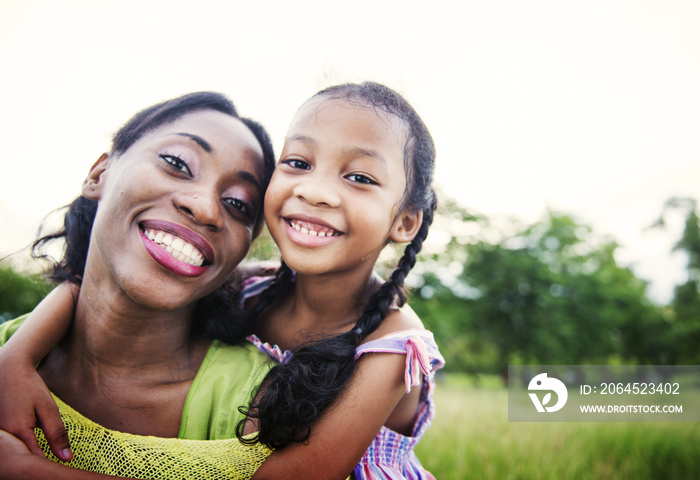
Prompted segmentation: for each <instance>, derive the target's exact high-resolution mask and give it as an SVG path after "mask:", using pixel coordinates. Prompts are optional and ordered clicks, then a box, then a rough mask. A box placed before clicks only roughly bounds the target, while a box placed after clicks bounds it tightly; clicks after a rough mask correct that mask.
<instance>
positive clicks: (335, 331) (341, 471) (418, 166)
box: [81, 83, 443, 479]
mask: <svg viewBox="0 0 700 480" xmlns="http://www.w3.org/2000/svg"><path fill="white" fill-rule="evenodd" d="M434 156H435V154H434V146H433V142H432V139H431V137H430V134H429V133H428V131H427V128H426V127H425V125H424V124H423V122H422V121H421V119H420V118H419V117H418V115H417V114H416V112H415V111H414V110H413V108H412V107H411V106H410V105H409V104H408V103H407V102H406V101H405V100H404V99H403V98H402V97H401V96H399V95H398V94H397V93H395V92H394V91H392V90H390V89H388V88H387V87H384V86H381V85H378V84H374V83H365V84H362V85H353V84H350V85H341V86H337V87H332V88H329V89H326V90H323V91H321V92H319V93H318V94H317V95H315V96H314V97H312V98H311V99H310V100H309V101H307V102H306V103H305V104H304V105H303V106H302V107H301V109H300V110H299V111H298V112H297V115H296V116H295V118H294V120H293V121H292V124H291V126H290V129H289V132H288V134H287V137H286V140H285V143H284V147H283V151H282V154H281V158H280V161H279V163H278V166H277V168H276V170H275V172H274V174H273V177H272V180H271V182H270V186H269V188H268V191H267V194H266V197H265V220H266V222H267V224H268V228H269V230H270V233H271V234H272V236H273V238H274V240H275V242H276V243H277V245H278V246H279V249H280V251H281V254H282V259H283V263H282V266H281V268H280V269H279V271H278V272H277V275H276V276H275V277H274V279H263V280H260V279H256V278H253V279H251V280H249V281H248V282H247V285H246V288H245V289H244V291H243V294H242V301H243V302H244V303H245V306H246V307H247V308H248V309H249V312H250V318H251V319H252V320H253V321H254V322H255V326H254V331H255V335H253V336H251V337H250V338H249V339H250V341H252V342H253V343H255V344H256V345H258V347H259V348H260V349H261V350H263V351H265V352H267V353H268V354H269V355H270V356H272V357H273V358H274V359H275V360H276V361H277V362H279V364H278V365H277V366H275V367H274V368H272V369H271V371H270V373H269V374H268V375H267V377H266V378H265V380H264V381H263V383H262V385H261V387H260V389H259V391H258V394H257V396H256V398H255V400H254V401H253V402H252V404H251V405H250V406H249V407H248V408H247V410H246V413H247V415H248V420H247V421H244V422H242V423H241V424H240V425H239V436H242V435H246V434H248V433H251V432H258V433H257V434H256V435H255V437H254V440H253V441H259V442H261V443H263V444H265V445H267V446H270V447H272V448H278V449H279V450H277V451H276V452H275V453H273V455H271V456H270V457H269V458H268V460H266V461H265V462H264V463H263V464H262V466H261V467H260V469H259V470H258V471H257V472H256V474H255V476H254V477H253V478H284V477H286V478H311V477H312V476H316V477H318V478H344V477H345V476H347V472H349V471H350V470H351V469H353V466H355V467H354V476H355V478H368V479H369V478H431V477H432V476H431V475H430V474H429V473H428V472H426V471H425V470H424V469H423V468H422V467H421V465H420V462H419V461H418V459H417V458H416V456H415V454H414V452H413V449H414V447H415V444H416V443H417V442H418V441H419V440H420V438H421V437H422V435H423V434H424V433H425V430H426V429H427V428H428V426H429V424H430V422H431V420H432V417H433V415H434V406H433V400H432V396H433V387H434V383H433V382H434V378H433V376H434V372H435V371H436V370H437V369H438V368H441V367H442V365H443V359H442V357H441V356H440V354H439V352H438V350H437V347H436V345H435V343H434V341H433V338H432V334H431V333H430V332H428V331H427V330H425V329H424V328H423V326H422V324H421V322H420V320H419V319H418V318H417V317H416V316H415V315H414V314H413V313H412V311H411V310H410V309H409V308H408V307H407V306H405V305H404V303H405V301H406V297H405V294H404V291H403V283H404V279H405V277H406V275H407V274H408V272H409V271H410V270H411V268H412V267H413V265H414V264H415V261H416V254H417V253H418V252H419V251H420V249H421V246H422V243H423V241H424V240H425V238H426V236H427V233H428V228H429V226H430V223H431V222H432V218H433V213H434V210H435V206H436V198H435V194H434V192H433V190H432V188H431V187H430V184H431V178H432V171H433V165H434ZM392 242H399V243H408V245H407V247H406V249H405V252H404V255H403V257H402V258H401V259H400V261H399V263H398V267H397V268H396V269H395V270H394V272H393V273H392V274H391V277H390V279H389V280H388V281H386V282H382V281H381V280H379V279H378V278H377V277H376V276H375V275H373V273H372V272H373V268H374V265H375V263H376V261H377V259H378V257H379V254H380V252H381V251H382V250H383V248H384V247H385V246H386V245H387V244H389V243H392ZM412 387H420V388H415V389H413V388H412ZM246 438H247V439H243V440H242V441H244V442H250V441H251V440H250V437H246ZM81 478H82V477H81ZM86 478H92V477H86Z"/></svg>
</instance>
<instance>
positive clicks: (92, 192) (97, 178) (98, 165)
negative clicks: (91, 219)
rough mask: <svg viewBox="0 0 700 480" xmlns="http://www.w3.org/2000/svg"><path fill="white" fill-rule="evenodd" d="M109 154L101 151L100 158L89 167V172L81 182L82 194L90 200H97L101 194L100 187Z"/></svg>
mask: <svg viewBox="0 0 700 480" xmlns="http://www.w3.org/2000/svg"><path fill="white" fill-rule="evenodd" d="M109 158H110V157H109V154H107V153H103V154H102V155H100V158H98V159H97V161H96V162H95V163H94V164H93V165H92V167H90V173H88V176H87V178H85V181H84V182H83V191H82V193H83V196H84V197H86V198H89V199H90V200H99V199H100V197H101V196H102V188H103V187H104V184H105V180H106V178H107V173H106V170H107V166H108V165H109Z"/></svg>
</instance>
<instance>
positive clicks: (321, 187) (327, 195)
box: [294, 175, 340, 208]
mask: <svg viewBox="0 0 700 480" xmlns="http://www.w3.org/2000/svg"><path fill="white" fill-rule="evenodd" d="M337 187H338V185H336V184H335V183H334V182H332V181H331V180H330V179H327V178H325V177H324V176H321V175H317V176H311V175H309V176H305V177H304V178H303V179H300V180H299V183H297V185H296V186H295V187H294V195H295V196H296V197H297V198H300V199H302V200H304V201H306V202H307V203H309V204H311V205H318V206H327V207H331V208H336V207H338V206H339V205H340V195H338V189H337Z"/></svg>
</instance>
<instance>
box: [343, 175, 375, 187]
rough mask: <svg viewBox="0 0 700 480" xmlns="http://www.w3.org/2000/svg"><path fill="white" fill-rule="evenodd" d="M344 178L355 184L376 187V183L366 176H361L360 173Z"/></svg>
mask: <svg viewBox="0 0 700 480" xmlns="http://www.w3.org/2000/svg"><path fill="white" fill-rule="evenodd" d="M345 178H347V179H348V180H350V181H353V182H355V183H363V184H365V185H377V182H375V181H374V180H372V179H371V178H369V177H368V176H367V175H362V174H360V173H351V174H350V175H348V176H346V177H345Z"/></svg>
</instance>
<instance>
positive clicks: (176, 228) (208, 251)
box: [140, 220, 214, 277]
mask: <svg viewBox="0 0 700 480" xmlns="http://www.w3.org/2000/svg"><path fill="white" fill-rule="evenodd" d="M140 233H141V241H142V242H143V244H144V246H145V248H146V251H147V252H148V253H149V254H150V255H151V256H152V257H153V258H154V259H155V260H156V262H158V263H159V264H160V265H162V266H163V267H165V268H166V269H167V270H169V271H171V272H173V273H175V274H178V275H183V276H186V277H196V276H198V275H201V274H203V273H204V272H205V271H206V270H207V267H208V265H209V264H211V262H212V259H213V257H214V254H213V249H212V248H211V246H209V243H208V242H207V241H206V240H204V238H202V237H201V236H200V235H198V234H197V233H195V232H193V231H192V230H190V229H188V228H185V227H183V226H182V225H179V224H176V223H172V222H168V221H165V220H148V221H144V222H142V223H141V224H140Z"/></svg>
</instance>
